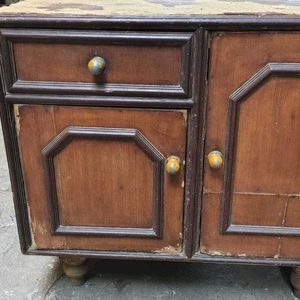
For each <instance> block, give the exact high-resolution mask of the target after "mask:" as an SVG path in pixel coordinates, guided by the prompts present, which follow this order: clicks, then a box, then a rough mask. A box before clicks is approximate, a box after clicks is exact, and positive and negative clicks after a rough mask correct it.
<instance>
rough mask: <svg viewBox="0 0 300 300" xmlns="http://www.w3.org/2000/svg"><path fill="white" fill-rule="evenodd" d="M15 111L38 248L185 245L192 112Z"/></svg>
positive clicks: (19, 108)
mask: <svg viewBox="0 0 300 300" xmlns="http://www.w3.org/2000/svg"><path fill="white" fill-rule="evenodd" d="M15 110H16V118H17V124H18V132H19V145H20V152H21V160H22V166H23V173H24V178H25V186H26V193H27V201H28V207H29V215H30V222H31V228H32V236H33V240H34V247H35V248H37V249H53V248H55V249H57V248H58V249H59V248H63V249H64V248H68V249H88V250H124V251H125V250H127V251H130V250H134V251H161V252H165V251H170V249H172V251H173V252H175V253H176V252H180V251H181V239H182V222H183V191H184V188H183V187H184V184H183V180H184V165H183V162H184V159H185V134H186V119H185V116H186V113H185V112H184V111H168V110H166V111H159V110H147V111H145V110H137V109H136V110H134V109H104V108H76V107H60V106H38V105H36V106H33V105H21V106H16V108H15ZM171 155H175V156H178V157H179V158H180V160H181V169H180V171H179V173H177V174H176V175H173V176H171V175H169V174H168V173H167V172H165V162H166V159H167V157H169V156H171Z"/></svg>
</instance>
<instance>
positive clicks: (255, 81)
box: [220, 63, 300, 236]
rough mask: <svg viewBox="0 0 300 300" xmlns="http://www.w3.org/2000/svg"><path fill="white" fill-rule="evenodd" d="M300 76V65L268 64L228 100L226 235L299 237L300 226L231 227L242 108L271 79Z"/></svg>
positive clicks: (223, 226)
mask: <svg viewBox="0 0 300 300" xmlns="http://www.w3.org/2000/svg"><path fill="white" fill-rule="evenodd" d="M275 76H276V77H298V76H300V63H268V64H266V65H265V66H263V67H262V68H261V69H260V70H258V71H257V72H256V73H255V74H254V75H253V76H252V77H251V78H250V79H248V80H247V81H246V82H245V83H244V84H242V85H241V86H240V87H239V88H237V89H236V90H235V91H234V92H233V93H232V94H231V95H230V96H229V98H228V102H229V103H228V114H227V129H226V141H225V154H224V181H223V187H224V189H223V194H222V210H221V218H220V232H221V233H223V234H256V235H280V236H289V235H292V236H300V227H299V228H298V229H297V228H293V227H282V229H280V228H279V227H277V226H260V225H235V224H231V210H232V207H231V202H232V201H231V199H232V194H233V190H232V181H233V180H232V179H233V168H234V164H235V149H236V141H237V138H238V123H239V116H238V115H239V105H240V104H241V103H243V101H245V100H247V98H248V97H249V96H250V95H251V93H253V92H254V91H255V90H257V89H258V88H259V87H260V86H262V85H264V84H265V83H266V82H267V81H268V79H270V78H272V77H275Z"/></svg>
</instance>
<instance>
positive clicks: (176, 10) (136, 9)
mask: <svg viewBox="0 0 300 300" xmlns="http://www.w3.org/2000/svg"><path fill="white" fill-rule="evenodd" d="M86 2H87V1H86ZM86 2H84V1H81V0H64V1H62V0H61V1H55V3H54V2H53V0H25V1H21V2H19V3H16V4H12V5H10V6H6V7H2V8H1V10H0V13H1V14H10V15H11V14H32V15H33V14H43V15H53V14H54V15H68V16H69V15H93V16H172V15H179V16H180V15H181V16H182V15H193V16H195V15H221V14H246V13H248V14H259V15H266V14H290V15H299V14H300V3H299V1H296V0H293V1H284V0H272V1H269V0H248V1H245V0H231V1H229V0H114V1H111V0H88V3H86Z"/></svg>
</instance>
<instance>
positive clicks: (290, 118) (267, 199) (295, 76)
mask: <svg viewBox="0 0 300 300" xmlns="http://www.w3.org/2000/svg"><path fill="white" fill-rule="evenodd" d="M299 43H300V35H299V33H259V34H258V33H221V34H218V35H215V36H213V37H212V43H211V46H212V48H211V51H212V52H211V58H210V59H211V69H210V78H209V79H210V82H209V101H208V111H209V113H208V119H207V137H206V150H205V155H206V166H205V178H204V194H203V212H202V229H201V233H202V241H201V251H202V252H204V253H211V254H216V255H218V254H219V255H248V256H268V257H286V258H299V251H297V249H299V246H300V218H299V213H300V196H299V194H300V193H299V192H300V187H299V182H300V172H299V170H300V162H299V159H298V155H299V149H300V140H299V130H300V101H299V91H300V79H299V75H300V54H299V51H298V45H299ZM257 45H259V47H257ZM253 53H255V56H253ZM232 57H234V60H232ZM214 150H215V151H219V152H221V153H222V154H223V160H224V164H223V166H222V165H221V164H220V156H218V153H216V152H214V153H211V152H212V151H214ZM208 156H209V158H210V161H209V160H208V159H207V157H208ZM209 162H210V163H211V166H210V165H209ZM212 167H215V168H216V170H213V169H212Z"/></svg>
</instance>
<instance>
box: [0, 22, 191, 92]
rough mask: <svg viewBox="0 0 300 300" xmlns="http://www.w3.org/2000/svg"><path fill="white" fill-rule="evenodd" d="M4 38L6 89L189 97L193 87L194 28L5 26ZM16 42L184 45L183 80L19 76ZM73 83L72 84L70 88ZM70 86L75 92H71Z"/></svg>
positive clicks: (0, 34) (3, 53)
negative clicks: (43, 79)
mask: <svg viewBox="0 0 300 300" xmlns="http://www.w3.org/2000/svg"><path fill="white" fill-rule="evenodd" d="M0 39H1V44H2V45H3V47H2V55H4V56H5V61H6V63H5V64H4V73H3V76H4V81H5V86H6V90H7V91H8V92H10V93H27V94H30V93H33V94H34V93H46V94H47V93H50V94H51V93H62V92H63V93H66V94H83V93H88V94H91V95H93V94H96V95H105V94H109V95H124V96H135V95H139V96H148V97H155V96H156V97H161V96H165V97H171V98H188V97H189V96H190V95H191V94H192V91H191V90H190V87H191V85H190V79H191V77H192V74H190V72H189V70H190V64H191V63H192V62H191V57H192V54H191V51H192V48H191V43H192V39H193V32H160V33H157V32H126V31H123V32H122V31H120V32H115V31H92V30H89V31H78V30H77V31H76V30H59V29H57V30H45V29H5V28H4V29H1V30H0ZM13 42H47V43H55V42H59V43H65V44H72V43H76V42H80V43H81V44H84V43H90V42H94V43H95V42H101V43H102V44H110V45H114V44H115V45H118V44H128V43H129V42H130V45H151V46H153V45H156V46H181V48H182V50H181V57H182V61H181V68H180V82H179V83H178V85H159V84H157V85H145V84H102V85H100V84H99V85H98V86H97V85H95V83H76V82H72V83H64V82H55V81H49V82H41V81H26V80H19V79H18V75H17V70H16V65H15V56H14V50H13ZM4 74H5V75H4ZM66 84H69V87H70V88H67V86H66ZM70 90H72V92H71V93H70Z"/></svg>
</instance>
